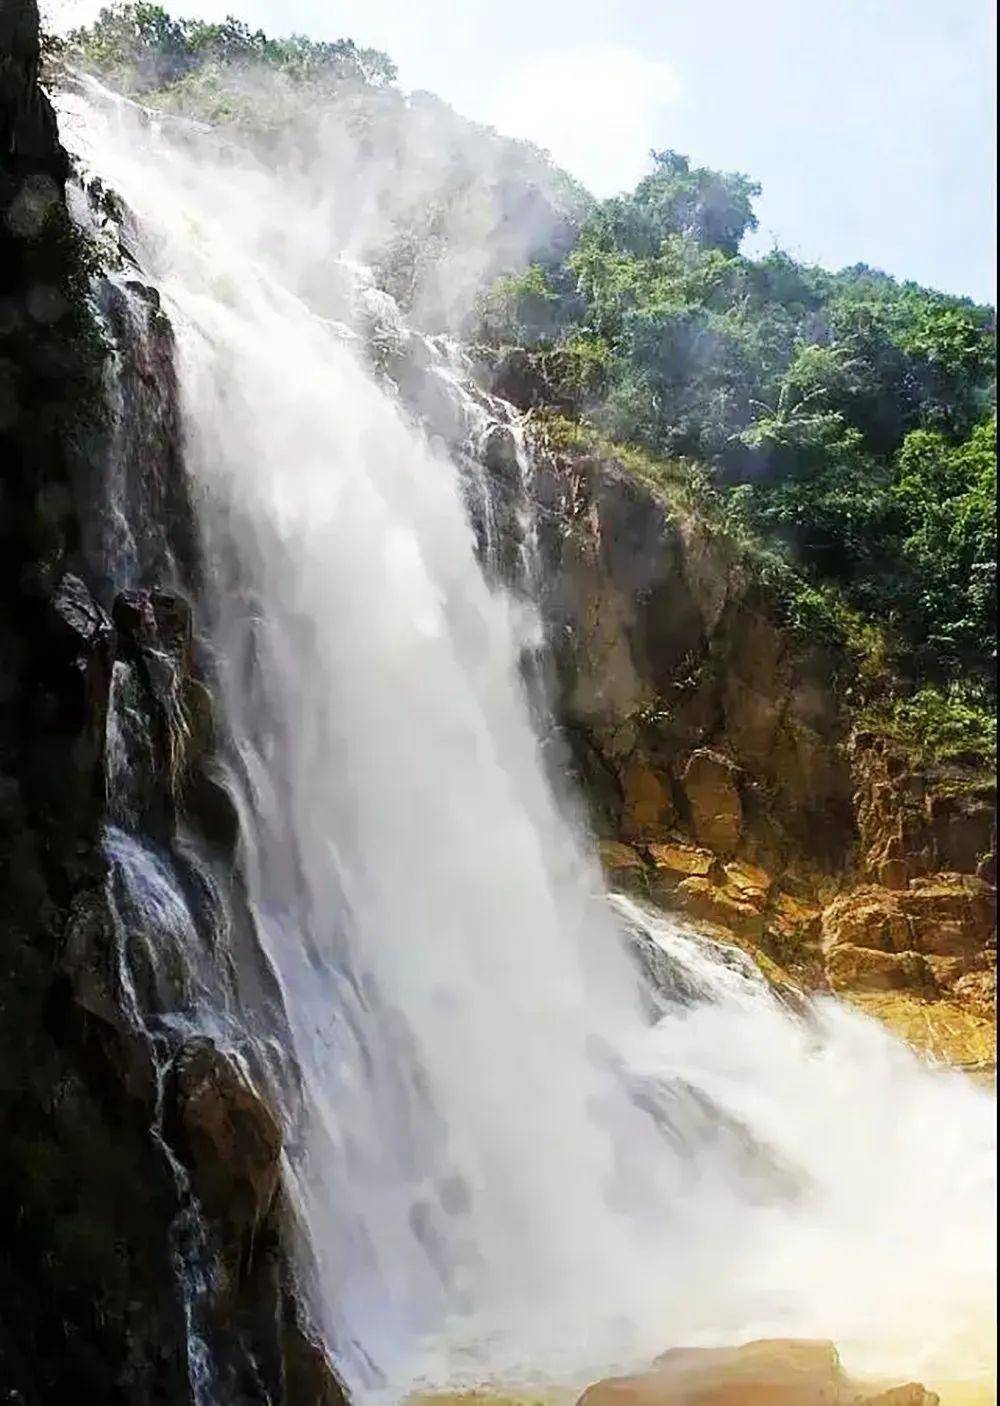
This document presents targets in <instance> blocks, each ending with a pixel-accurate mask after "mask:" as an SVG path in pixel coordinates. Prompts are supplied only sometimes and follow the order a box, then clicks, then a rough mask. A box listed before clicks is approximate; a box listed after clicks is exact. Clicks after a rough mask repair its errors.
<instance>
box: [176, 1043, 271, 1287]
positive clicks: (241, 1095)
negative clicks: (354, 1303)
mask: <svg viewBox="0 0 1000 1406" xmlns="http://www.w3.org/2000/svg"><path fill="white" fill-rule="evenodd" d="M167 1132H168V1136H169V1138H170V1140H171V1142H172V1143H173V1144H174V1145H175V1146H176V1148H177V1150H178V1152H179V1155H180V1156H181V1159H182V1160H183V1162H184V1163H185V1165H186V1166H187V1168H188V1170H189V1171H190V1173H191V1184H192V1188H193V1190H194V1193H195V1195H196V1196H197V1197H198V1199H199V1201H200V1202H201V1204H202V1206H203V1208H204V1210H205V1213H206V1215H207V1216H209V1218H210V1219H211V1220H212V1221H213V1222H214V1224H215V1226H216V1228H217V1229H218V1231H219V1234H220V1239H221V1242H222V1247H223V1248H222V1255H223V1260H224V1261H225V1262H226V1264H227V1267H228V1268H229V1271H230V1274H231V1275H232V1277H233V1278H234V1279H235V1278H237V1277H238V1276H239V1274H240V1273H241V1272H242V1270H243V1268H244V1266H245V1264H246V1262H247V1259H248V1258H249V1256H250V1255H251V1253H252V1245H253V1238H254V1235H255V1233H256V1231H257V1229H258V1227H259V1226H260V1225H261V1224H262V1223H263V1222H264V1220H265V1219H266V1217H267V1214H268V1212H269V1211H270V1209H271V1204H272V1201H273V1199H274V1195H275V1192H276V1190H277V1186H278V1173H279V1164H280V1158H281V1126H280V1124H279V1122H278V1119H277V1117H276V1116H275V1114H274V1113H273V1112H272V1111H271V1109H270V1107H269V1106H268V1104H267V1102H266V1101H265V1099H264V1098H263V1097H262V1096H261V1094H260V1093H259V1092H258V1090H257V1089H256V1088H255V1087H254V1085H253V1083H252V1081H251V1079H250V1076H249V1074H248V1073H247V1072H246V1069H245V1068H244V1066H243V1064H242V1062H241V1061H240V1059H239V1058H238V1057H237V1056H236V1055H235V1054H233V1053H230V1052H228V1051H226V1050H224V1049H222V1048H221V1047H220V1046H218V1045H217V1044H215V1043H214V1042H213V1041H211V1040H209V1039H207V1038H204V1039H196V1040H191V1041H189V1042H188V1043H187V1044H186V1045H184V1047H183V1048H182V1049H181V1050H180V1052H179V1053H178V1055H177V1056H176V1058H175V1060H174V1064H173V1067H172V1071H171V1081H170V1099H169V1106H168V1118H167Z"/></svg>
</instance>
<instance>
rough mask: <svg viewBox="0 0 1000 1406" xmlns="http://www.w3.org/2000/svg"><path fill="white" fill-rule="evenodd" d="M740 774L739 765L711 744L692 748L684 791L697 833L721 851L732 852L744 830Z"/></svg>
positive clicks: (709, 845) (713, 848)
mask: <svg viewBox="0 0 1000 1406" xmlns="http://www.w3.org/2000/svg"><path fill="white" fill-rule="evenodd" d="M737 775H738V768H737V767H736V766H735V764H734V763H733V762H731V761H730V760H729V758H728V757H724V756H723V755H722V754H721V752H713V751H712V750H711V749H710V748H708V747H699V748H698V749H697V750H696V751H694V752H692V753H691V755H690V757H689V758H688V762H687V765H686V767H685V768H684V777H683V785H684V794H685V796H686V797H687V802H688V805H689V807H690V809H691V823H692V827H693V829H694V833H695V835H696V837H697V839H698V840H699V841H700V843H701V844H703V845H707V846H708V848H709V849H712V850H715V851H716V853H718V854H732V853H733V852H734V851H735V850H736V847H737V845H738V844H739V842H740V838H741V836H742V834H743V805H742V802H741V801H740V793H739V789H738V787H737V784H736V778H737Z"/></svg>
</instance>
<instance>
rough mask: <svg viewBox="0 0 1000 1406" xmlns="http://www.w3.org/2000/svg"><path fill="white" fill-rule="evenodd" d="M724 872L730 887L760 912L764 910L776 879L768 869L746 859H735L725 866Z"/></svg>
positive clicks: (727, 885) (727, 884)
mask: <svg viewBox="0 0 1000 1406" xmlns="http://www.w3.org/2000/svg"><path fill="white" fill-rule="evenodd" d="M723 872H724V873H725V876H726V887H727V888H728V889H731V890H733V891H735V892H736V893H738V894H739V895H740V897H741V898H742V899H743V900H744V901H745V902H746V903H750V904H752V905H753V907H754V908H756V909H757V911H758V912H763V911H764V908H765V907H766V905H767V901H768V896H769V895H770V892H771V889H772V888H773V886H774V881H773V879H772V878H771V876H770V874H769V873H768V872H767V870H766V869H761V868H760V866H759V865H757V864H748V863H747V862H746V861H745V860H740V861H736V860H733V861H731V862H730V863H729V864H726V865H725V866H724V870H723Z"/></svg>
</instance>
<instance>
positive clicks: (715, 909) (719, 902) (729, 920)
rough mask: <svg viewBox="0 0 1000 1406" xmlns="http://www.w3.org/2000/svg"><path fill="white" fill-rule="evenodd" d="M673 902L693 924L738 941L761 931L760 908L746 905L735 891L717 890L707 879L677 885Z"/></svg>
mask: <svg viewBox="0 0 1000 1406" xmlns="http://www.w3.org/2000/svg"><path fill="white" fill-rule="evenodd" d="M677 898H678V900H679V902H680V904H681V907H682V908H683V910H684V912H685V913H686V914H687V915H688V917H690V918H693V919H694V920H695V921H696V922H705V923H711V924H713V925H714V926H716V927H722V928H728V929H729V930H730V931H731V932H733V933H738V934H739V935H740V936H741V937H759V936H760V934H761V932H762V931H763V926H764V923H763V918H762V916H761V908H760V906H759V905H758V904H757V903H753V902H749V901H748V900H747V898H746V896H745V895H744V894H743V893H741V892H740V891H739V890H738V889H733V888H720V887H718V885H716V884H713V883H712V882H711V880H710V879H703V878H700V877H699V876H698V875H692V876H691V877H690V878H687V879H682V880H681V882H680V883H679V884H678V885H677Z"/></svg>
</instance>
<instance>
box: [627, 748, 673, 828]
mask: <svg viewBox="0 0 1000 1406" xmlns="http://www.w3.org/2000/svg"><path fill="white" fill-rule="evenodd" d="M621 783H622V827H621V828H622V835H623V836H624V838H625V839H627V840H634V839H640V838H642V837H643V836H648V837H658V836H662V835H664V834H666V832H667V829H668V828H669V826H670V824H671V822H672V821H673V818H674V804H673V801H672V799H671V797H670V792H669V790H668V789H667V787H666V786H665V785H664V783H663V781H662V780H661V778H660V777H659V776H657V774H656V772H655V771H654V770H653V769H652V768H651V767H650V766H649V765H648V764H647V763H646V762H644V761H643V760H642V758H641V757H637V756H636V757H630V758H629V760H628V761H627V762H626V763H625V766H624V767H623V769H622V773H621Z"/></svg>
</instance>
